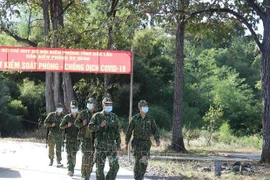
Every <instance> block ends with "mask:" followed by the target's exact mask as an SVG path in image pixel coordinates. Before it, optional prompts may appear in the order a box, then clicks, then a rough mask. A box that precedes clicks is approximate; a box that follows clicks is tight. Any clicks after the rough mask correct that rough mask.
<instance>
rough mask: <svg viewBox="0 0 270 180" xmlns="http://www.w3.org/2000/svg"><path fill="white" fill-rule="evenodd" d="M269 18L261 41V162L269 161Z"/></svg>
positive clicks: (265, 22)
mask: <svg viewBox="0 0 270 180" xmlns="http://www.w3.org/2000/svg"><path fill="white" fill-rule="evenodd" d="M269 52H270V19H269V17H268V18H266V19H265V21H264V35H263V43H262V49H261V53H262V59H261V82H262V104H263V110H262V114H263V117H262V125H263V145H262V155H261V162H262V163H268V164H269V163H270V53H269Z"/></svg>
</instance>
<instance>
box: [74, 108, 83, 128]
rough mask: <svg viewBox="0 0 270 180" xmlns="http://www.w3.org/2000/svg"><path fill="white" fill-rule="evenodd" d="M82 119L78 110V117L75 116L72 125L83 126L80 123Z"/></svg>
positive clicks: (81, 114)
mask: <svg viewBox="0 0 270 180" xmlns="http://www.w3.org/2000/svg"><path fill="white" fill-rule="evenodd" d="M82 121H83V112H80V113H79V114H78V117H77V118H76V120H75V122H74V125H75V126H76V127H77V128H81V127H82V126H83V124H82Z"/></svg>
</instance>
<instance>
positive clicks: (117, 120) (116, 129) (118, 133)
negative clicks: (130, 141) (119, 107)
mask: <svg viewBox="0 0 270 180" xmlns="http://www.w3.org/2000/svg"><path fill="white" fill-rule="evenodd" d="M118 122H119V118H118V117H117V116H116V127H115V131H116V132H115V135H116V137H115V140H116V145H117V148H120V145H121V136H120V127H119V123H118Z"/></svg>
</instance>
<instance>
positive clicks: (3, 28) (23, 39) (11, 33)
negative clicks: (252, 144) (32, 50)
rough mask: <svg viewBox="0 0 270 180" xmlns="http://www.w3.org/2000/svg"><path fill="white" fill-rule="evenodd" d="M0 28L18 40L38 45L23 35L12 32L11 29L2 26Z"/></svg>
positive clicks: (34, 45)
mask: <svg viewBox="0 0 270 180" xmlns="http://www.w3.org/2000/svg"><path fill="white" fill-rule="evenodd" d="M0 30H1V31H3V32H5V33H6V34H8V35H9V36H11V37H13V38H14V39H15V40H16V41H18V42H23V43H25V44H28V45H30V46H32V47H37V43H35V42H33V41H30V40H29V39H25V38H22V37H20V36H18V35H17V34H15V33H13V32H11V31H10V30H8V29H6V28H5V27H2V26H1V28H0Z"/></svg>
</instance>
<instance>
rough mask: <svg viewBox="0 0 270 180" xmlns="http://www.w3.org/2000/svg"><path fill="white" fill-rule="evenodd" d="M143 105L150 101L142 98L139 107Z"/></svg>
mask: <svg viewBox="0 0 270 180" xmlns="http://www.w3.org/2000/svg"><path fill="white" fill-rule="evenodd" d="M143 105H148V103H147V102H146V100H140V101H139V102H138V106H139V107H141V106H143Z"/></svg>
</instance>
